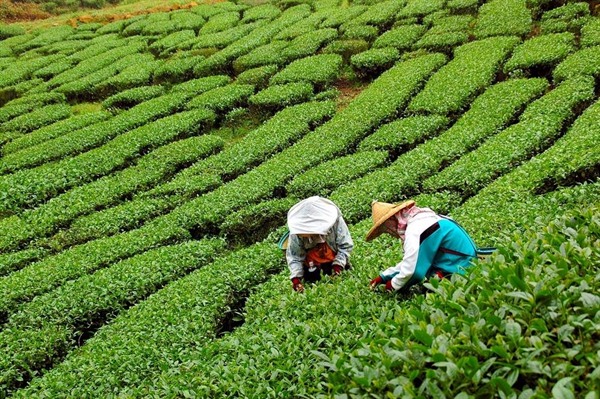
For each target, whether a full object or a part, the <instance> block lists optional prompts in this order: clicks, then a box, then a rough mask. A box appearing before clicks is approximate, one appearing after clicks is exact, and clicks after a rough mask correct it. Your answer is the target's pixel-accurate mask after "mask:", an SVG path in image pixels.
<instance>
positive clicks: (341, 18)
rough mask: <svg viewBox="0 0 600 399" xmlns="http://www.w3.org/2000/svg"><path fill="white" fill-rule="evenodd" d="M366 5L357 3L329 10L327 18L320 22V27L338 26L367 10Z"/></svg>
mask: <svg viewBox="0 0 600 399" xmlns="http://www.w3.org/2000/svg"><path fill="white" fill-rule="evenodd" d="M367 9H368V7H366V6H363V5H359V6H353V7H348V8H336V9H333V10H330V11H329V12H328V13H327V14H328V16H327V18H325V20H324V21H323V22H322V23H321V28H338V27H340V26H341V25H343V24H344V23H346V22H349V21H351V20H353V19H354V18H356V17H358V16H359V15H361V14H363V13H364V12H365V11H367Z"/></svg>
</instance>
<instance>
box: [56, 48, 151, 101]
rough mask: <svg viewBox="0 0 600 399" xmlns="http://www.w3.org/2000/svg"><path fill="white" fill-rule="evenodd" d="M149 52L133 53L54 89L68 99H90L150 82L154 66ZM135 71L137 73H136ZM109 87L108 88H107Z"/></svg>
mask: <svg viewBox="0 0 600 399" xmlns="http://www.w3.org/2000/svg"><path fill="white" fill-rule="evenodd" d="M153 61H154V57H153V56H152V55H151V54H140V53H133V54H129V55H126V56H125V57H123V58H121V59H119V60H117V61H115V62H113V63H111V64H110V65H108V66H106V67H104V68H102V69H99V70H97V71H94V72H92V73H90V74H88V75H86V76H83V77H80V78H78V79H75V80H73V81H71V82H69V83H65V84H62V85H61V86H59V87H57V88H56V89H55V90H56V91H57V92H59V93H64V94H65V95H66V96H67V98H70V99H74V98H76V99H91V98H95V97H98V96H99V94H100V93H101V92H102V91H104V92H110V91H114V90H115V89H119V88H120V89H122V90H124V89H129V88H131V87H135V85H136V84H137V85H143V84H148V83H150V78H151V77H152V72H153V71H154V68H155V67H156V63H155V62H153ZM136 72H137V73H136ZM109 89H110V90H109Z"/></svg>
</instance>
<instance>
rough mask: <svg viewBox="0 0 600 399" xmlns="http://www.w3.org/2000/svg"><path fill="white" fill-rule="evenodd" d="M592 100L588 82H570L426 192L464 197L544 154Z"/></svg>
mask: <svg viewBox="0 0 600 399" xmlns="http://www.w3.org/2000/svg"><path fill="white" fill-rule="evenodd" d="M593 96H594V82H593V80H592V79H589V78H588V79H582V78H580V79H577V80H576V79H573V80H567V81H565V82H563V83H562V84H561V85H560V86H558V87H557V88H556V89H554V90H552V91H550V92H549V93H547V94H546V95H544V96H543V97H542V98H540V99H538V100H536V101H534V102H533V103H531V104H530V105H529V107H527V109H526V110H525V112H524V113H523V115H522V116H521V120H520V122H519V123H516V124H514V125H512V126H510V127H508V128H507V129H505V130H503V131H502V132H500V133H498V134H497V135H496V136H494V137H492V138H490V139H489V140H488V141H486V142H485V143H484V144H482V145H481V146H480V147H479V148H477V149H476V150H475V151H473V152H471V153H469V154H467V155H465V156H464V157H462V158H461V159H459V160H457V161H456V162H454V163H453V164H452V166H450V167H448V168H446V169H444V170H443V171H442V172H440V173H438V174H437V175H435V176H433V177H431V178H429V179H427V180H425V181H424V182H423V188H424V189H425V190H427V191H430V192H435V191H440V190H445V189H448V190H455V191H459V192H460V193H462V195H463V196H464V197H468V196H471V195H474V194H475V193H477V192H478V191H479V190H480V189H482V188H483V187H485V186H486V185H487V184H489V183H490V182H491V181H492V180H493V179H495V178H497V177H498V176H501V175H502V174H504V173H506V172H508V171H509V170H511V169H512V168H514V167H515V166H517V165H519V164H520V163H521V162H523V161H524V160H526V159H529V158H531V157H532V156H534V155H536V154H538V153H540V152H542V151H544V150H545V149H546V148H548V147H549V146H550V144H551V143H553V142H554V141H555V140H556V139H557V138H558V137H559V135H560V134H561V129H562V127H563V126H564V125H565V124H566V122H567V121H568V120H569V119H571V118H573V116H574V112H573V110H575V109H577V108H578V107H580V106H581V105H582V104H585V102H586V101H590V100H591V99H592V98H593Z"/></svg>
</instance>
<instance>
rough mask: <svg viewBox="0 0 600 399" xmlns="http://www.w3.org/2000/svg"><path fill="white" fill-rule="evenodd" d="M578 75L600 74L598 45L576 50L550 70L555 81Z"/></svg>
mask: <svg viewBox="0 0 600 399" xmlns="http://www.w3.org/2000/svg"><path fill="white" fill-rule="evenodd" d="M580 75H584V76H585V75H587V76H595V77H598V76H600V46H593V47H586V48H583V49H581V50H579V51H576V52H575V53H573V54H571V55H569V56H568V57H567V58H565V60H564V61H563V62H561V63H560V64H558V65H557V66H556V68H554V70H553V71H552V76H553V78H554V80H555V81H556V82H561V81H563V80H567V79H571V78H574V77H576V76H580Z"/></svg>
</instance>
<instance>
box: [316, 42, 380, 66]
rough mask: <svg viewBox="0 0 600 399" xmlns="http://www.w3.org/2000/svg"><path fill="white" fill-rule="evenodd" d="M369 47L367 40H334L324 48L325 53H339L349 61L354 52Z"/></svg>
mask: <svg viewBox="0 0 600 399" xmlns="http://www.w3.org/2000/svg"><path fill="white" fill-rule="evenodd" d="M368 48H369V43H367V42H366V41H365V40H334V41H332V42H331V43H329V44H328V45H327V46H325V48H324V49H323V53H324V54H339V55H341V56H342V58H343V59H344V62H345V63H347V62H348V61H349V60H350V57H351V56H353V55H354V54H358V53H362V52H363V51H366V50H367V49H368Z"/></svg>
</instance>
